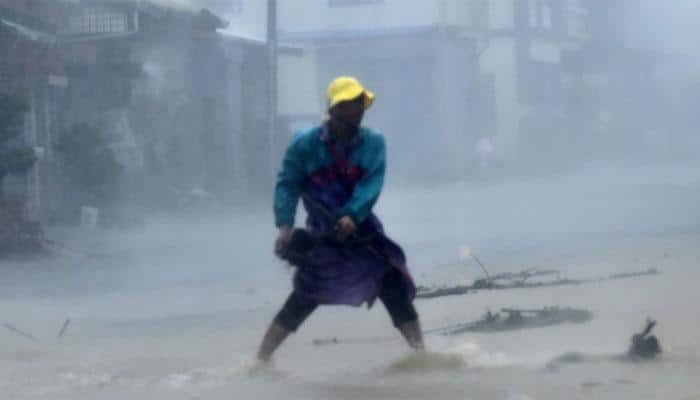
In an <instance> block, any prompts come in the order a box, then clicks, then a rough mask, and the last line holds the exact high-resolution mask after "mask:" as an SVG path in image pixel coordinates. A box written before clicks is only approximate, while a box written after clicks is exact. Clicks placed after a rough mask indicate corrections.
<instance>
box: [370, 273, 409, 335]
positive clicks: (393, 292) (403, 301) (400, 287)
mask: <svg viewBox="0 0 700 400" xmlns="http://www.w3.org/2000/svg"><path fill="white" fill-rule="evenodd" d="M379 299H380V300H381V301H382V303H384V307H386V310H387V311H388V312H389V315H390V316H391V322H392V323H393V324H394V326H395V327H396V328H398V327H400V326H402V325H404V324H405V323H407V322H413V321H417V320H418V313H417V312H416V309H415V307H413V300H412V299H410V298H409V296H408V294H407V293H406V289H405V286H404V282H403V277H402V276H401V272H399V271H398V270H397V269H395V268H391V270H389V271H388V272H387V273H386V275H385V276H384V279H383V280H382V287H381V290H380V292H379Z"/></svg>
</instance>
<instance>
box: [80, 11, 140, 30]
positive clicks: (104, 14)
mask: <svg viewBox="0 0 700 400" xmlns="http://www.w3.org/2000/svg"><path fill="white" fill-rule="evenodd" d="M128 28H129V23H128V19H127V16H126V14H125V13H119V12H114V11H109V10H104V9H99V8H87V9H84V10H83V11H82V12H81V13H80V14H79V15H74V16H72V17H70V19H69V21H68V32H67V33H70V34H86V33H123V32H127V31H128Z"/></svg>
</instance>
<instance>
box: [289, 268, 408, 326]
mask: <svg viewBox="0 0 700 400" xmlns="http://www.w3.org/2000/svg"><path fill="white" fill-rule="evenodd" d="M402 279H403V277H402V276H401V272H399V271H398V270H397V269H394V268H391V270H389V271H388V272H387V273H386V275H384V278H383V279H382V287H381V289H380V291H379V299H380V300H381V301H382V303H384V307H386V309H387V311H388V312H389V316H391V321H392V323H393V324H394V326H395V327H399V326H400V325H403V324H405V323H406V322H412V321H415V320H417V319H418V313H416V309H415V308H414V307H413V301H412V300H411V299H410V298H409V296H408V294H406V293H405V290H404V289H403V288H404V286H403V284H402V281H401V280H402ZM316 307H318V304H317V303H315V302H309V301H308V300H305V299H303V298H301V297H300V296H299V294H298V293H296V292H294V291H293V292H292V293H291V294H290V295H289V297H288V298H287V301H286V302H285V303H284V306H282V309H281V310H280V312H279V313H277V316H275V322H276V323H277V324H279V325H280V326H282V327H284V328H285V329H287V330H288V331H290V332H294V331H296V330H297V329H298V328H299V326H300V325H301V324H302V323H303V322H304V320H306V318H308V316H309V315H311V313H312V312H314V310H315V309H316Z"/></svg>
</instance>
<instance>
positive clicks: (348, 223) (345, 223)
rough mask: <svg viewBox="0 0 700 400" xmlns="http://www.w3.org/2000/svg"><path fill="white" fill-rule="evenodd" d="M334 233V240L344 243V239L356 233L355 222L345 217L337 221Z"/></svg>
mask: <svg viewBox="0 0 700 400" xmlns="http://www.w3.org/2000/svg"><path fill="white" fill-rule="evenodd" d="M336 231H337V232H336V238H337V239H338V240H339V241H341V242H344V241H345V239H347V238H348V237H350V236H352V235H353V234H355V232H356V231H357V226H356V225H355V221H353V220H352V218H350V217H349V216H347V215H346V216H344V217H343V218H341V219H339V220H338V224H337V225H336Z"/></svg>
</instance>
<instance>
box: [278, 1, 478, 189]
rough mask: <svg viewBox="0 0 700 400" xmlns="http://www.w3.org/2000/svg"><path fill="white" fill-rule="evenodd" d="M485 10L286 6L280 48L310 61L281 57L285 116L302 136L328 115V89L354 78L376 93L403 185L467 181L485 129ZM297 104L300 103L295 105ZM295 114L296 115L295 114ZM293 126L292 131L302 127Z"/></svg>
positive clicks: (388, 4)
mask: <svg viewBox="0 0 700 400" xmlns="http://www.w3.org/2000/svg"><path fill="white" fill-rule="evenodd" d="M485 6H486V3H485V2H483V1H474V2H472V1H470V2H463V1H430V0H420V1H412V2H411V4H410V7H406V2H405V1H402V0H305V1H304V2H303V6H302V5H301V4H300V3H299V2H293V1H280V2H279V5H278V7H279V32H278V34H279V40H280V41H281V42H282V43H285V44H287V45H290V46H295V47H299V48H300V49H302V50H301V51H303V53H304V57H306V58H307V59H306V61H302V60H300V59H294V58H293V57H291V56H290V57H288V58H284V57H281V58H280V79H279V81H280V87H279V92H280V102H281V103H280V113H281V114H282V115H281V117H282V118H284V119H285V120H286V121H287V122H288V123H289V124H290V125H288V127H289V128H290V129H291V128H296V127H298V126H300V125H302V124H304V123H308V122H311V120H314V119H315V121H316V122H317V121H319V120H320V119H321V118H322V116H323V111H324V108H325V106H324V104H323V94H324V90H325V87H326V85H327V83H328V82H329V81H330V80H331V79H332V78H333V77H335V76H338V75H343V74H346V75H354V76H357V77H358V78H359V79H360V80H361V81H363V82H364V83H365V84H366V85H367V86H368V87H370V88H372V89H373V90H375V91H376V93H377V103H376V104H377V108H376V110H371V111H370V112H369V113H368V115H367V124H368V125H370V126H373V127H375V128H378V129H380V130H381V131H383V133H384V134H385V137H386V139H387V141H388V143H389V145H390V148H391V149H392V154H391V155H390V157H391V160H392V165H394V166H396V167H397V168H396V173H395V174H393V175H399V174H404V175H405V177H407V178H410V177H416V176H421V177H424V178H430V177H433V176H439V175H440V176H444V175H453V176H455V175H456V176H459V175H461V174H463V173H464V171H465V169H466V165H467V164H468V163H469V157H470V154H471V152H470V150H469V149H471V148H472V147H473V145H474V143H476V141H477V140H478V137H479V135H480V134H481V131H482V130H483V129H484V127H485V126H487V124H486V122H485V121H483V119H482V116H483V115H484V114H483V113H481V112H480V110H481V109H482V108H483V107H482V103H481V101H482V99H483V98H484V96H481V95H480V90H481V88H480V73H479V65H478V51H479V39H480V36H479V32H480V31H481V30H482V29H483V20H484V18H485V17H486V12H487V11H488V9H487V7H485ZM292 102H294V103H292ZM292 114H296V116H295V115H292ZM295 120H296V122H293V121H295Z"/></svg>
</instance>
